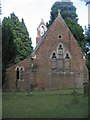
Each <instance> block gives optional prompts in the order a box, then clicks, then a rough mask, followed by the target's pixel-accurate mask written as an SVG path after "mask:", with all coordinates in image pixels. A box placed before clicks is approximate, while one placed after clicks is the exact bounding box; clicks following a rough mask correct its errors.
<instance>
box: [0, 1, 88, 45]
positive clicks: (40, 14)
mask: <svg viewBox="0 0 90 120" xmlns="http://www.w3.org/2000/svg"><path fill="white" fill-rule="evenodd" d="M56 1H60V0H2V1H1V4H2V16H1V19H3V18H4V17H8V16H9V15H10V14H11V13H12V12H14V13H15V15H16V16H18V18H19V20H20V21H21V19H22V18H23V19H24V21H25V24H26V27H27V29H28V32H29V35H30V37H31V38H32V43H33V46H34V47H35V45H36V44H35V43H36V36H37V27H38V25H39V23H40V21H41V19H44V22H45V23H46V22H48V21H49V20H50V12H51V7H52V5H53V4H54V3H55V2H56ZM71 1H72V2H73V3H74V6H75V7H76V8H77V15H78V18H79V21H78V23H79V24H80V25H81V26H82V27H83V28H84V26H85V25H86V26H87V25H88V7H87V6H85V3H84V2H82V1H80V0H71Z"/></svg>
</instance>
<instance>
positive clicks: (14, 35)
mask: <svg viewBox="0 0 90 120" xmlns="http://www.w3.org/2000/svg"><path fill="white" fill-rule="evenodd" d="M2 47H3V49H2V54H3V55H2V62H3V79H4V77H5V70H6V68H8V67H10V66H11V65H13V64H15V63H17V62H19V61H21V60H23V59H25V58H26V57H27V56H29V55H30V54H31V53H32V50H33V47H32V42H31V38H30V37H29V33H28V31H27V28H26V26H25V23H24V19H22V21H21V22H20V21H19V19H18V17H17V16H16V15H15V14H14V13H12V14H11V15H10V16H9V17H8V18H6V17H5V18H4V19H3V21H2Z"/></svg>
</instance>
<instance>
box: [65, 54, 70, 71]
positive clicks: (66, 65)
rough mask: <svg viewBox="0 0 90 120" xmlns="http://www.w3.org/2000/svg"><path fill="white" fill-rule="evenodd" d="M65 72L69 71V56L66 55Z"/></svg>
mask: <svg viewBox="0 0 90 120" xmlns="http://www.w3.org/2000/svg"><path fill="white" fill-rule="evenodd" d="M65 71H70V56H69V54H68V53H66V55H65Z"/></svg>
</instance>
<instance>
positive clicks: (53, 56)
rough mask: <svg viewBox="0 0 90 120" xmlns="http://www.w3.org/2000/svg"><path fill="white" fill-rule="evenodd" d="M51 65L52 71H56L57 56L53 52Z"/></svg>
mask: <svg viewBox="0 0 90 120" xmlns="http://www.w3.org/2000/svg"><path fill="white" fill-rule="evenodd" d="M51 64H52V70H53V71H55V70H56V69H57V56H56V53H55V52H53V54H52V58H51Z"/></svg>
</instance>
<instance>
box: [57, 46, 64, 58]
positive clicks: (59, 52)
mask: <svg viewBox="0 0 90 120" xmlns="http://www.w3.org/2000/svg"><path fill="white" fill-rule="evenodd" d="M58 59H63V46H62V45H61V44H60V45H59V47H58Z"/></svg>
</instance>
